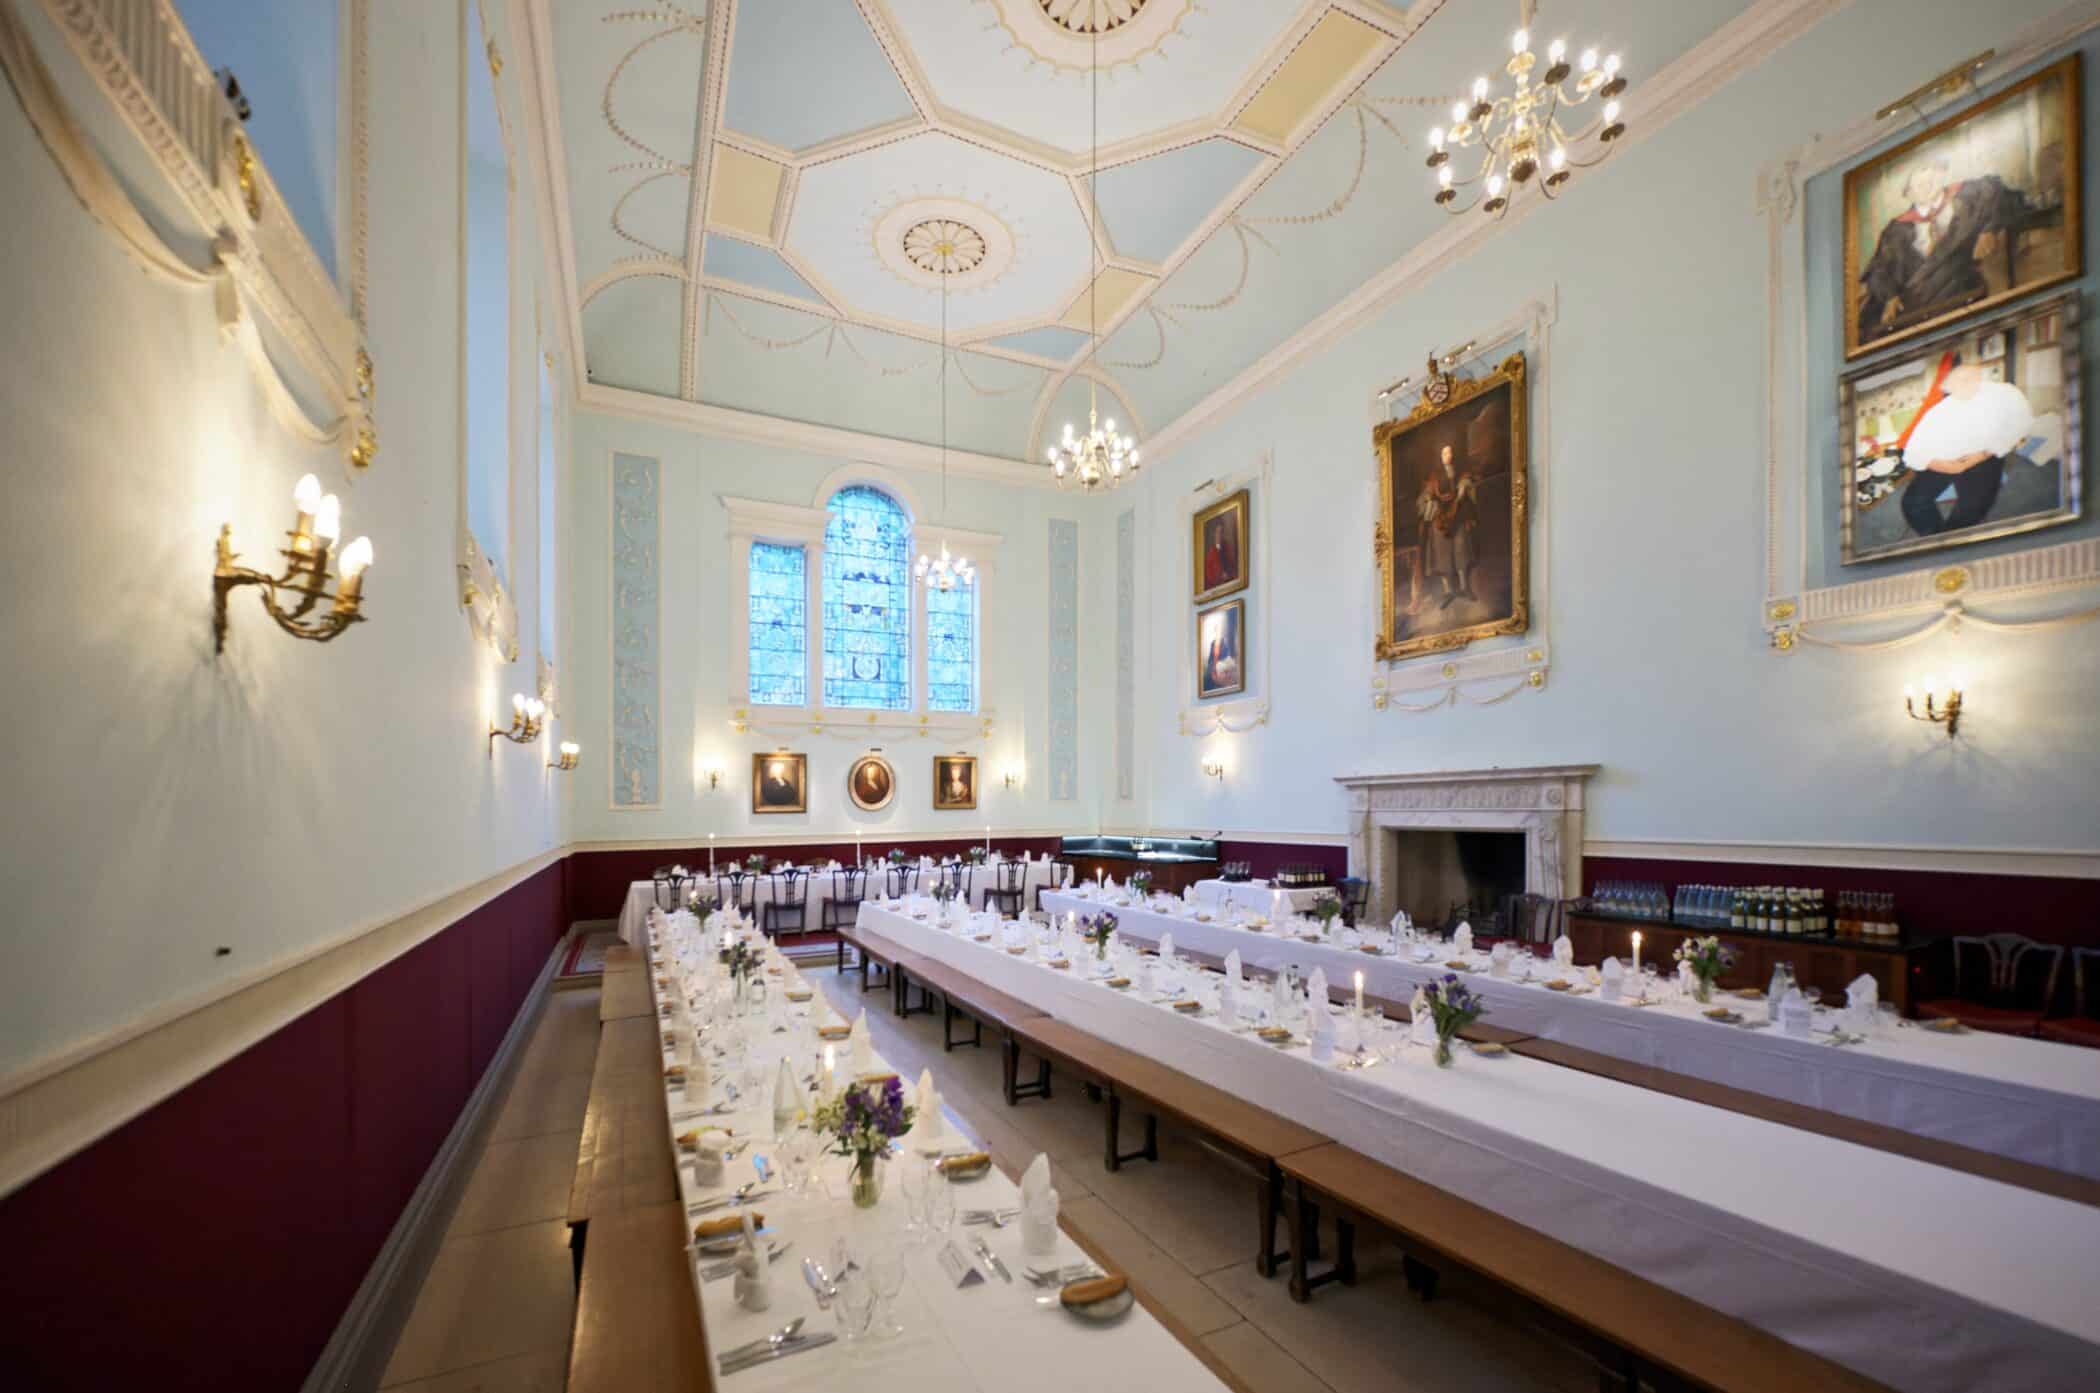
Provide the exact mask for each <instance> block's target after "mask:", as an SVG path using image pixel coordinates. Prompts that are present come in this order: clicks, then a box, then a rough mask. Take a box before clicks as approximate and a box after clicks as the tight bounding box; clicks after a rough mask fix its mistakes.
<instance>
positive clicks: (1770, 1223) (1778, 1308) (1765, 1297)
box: [860, 896, 2100, 1393]
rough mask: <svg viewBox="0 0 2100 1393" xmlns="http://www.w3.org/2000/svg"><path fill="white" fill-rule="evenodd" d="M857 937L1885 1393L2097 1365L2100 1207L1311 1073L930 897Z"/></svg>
mask: <svg viewBox="0 0 2100 1393" xmlns="http://www.w3.org/2000/svg"><path fill="white" fill-rule="evenodd" d="M1045 898H1046V908H1047V907H1049V906H1048V901H1049V897H1047V896H1046V897H1045ZM1120 914H1121V911H1119V915H1120ZM967 922H970V923H973V924H975V925H977V926H979V931H982V926H983V925H985V924H987V923H991V924H994V925H996V922H997V921H996V920H994V919H991V918H990V917H989V916H976V917H975V918H974V919H973V920H970V921H967ZM1130 922H1131V921H1130V919H1129V918H1128V917H1123V919H1122V923H1123V925H1125V926H1126V928H1125V931H1128V927H1127V926H1129V925H1130ZM860 923H861V925H862V926H863V927H865V928H869V929H872V930H873V931H875V932H877V933H880V934H883V935H885V936H886V937H888V938H890V939H891V940H892V941H894V942H895V943H897V944H898V945H900V946H901V947H903V948H904V949H906V950H908V951H911V952H914V953H918V954H921V955H924V956H925V957H928V958H930V959H932V960H934V961H936V962H940V963H943V964H946V965H947V966H949V967H951V968H953V969H955V970H957V971H960V972H963V973H966V974H969V975H971V976H972V977H975V978H976V979H978V980H980V981H982V982H984V983H985V984H986V985H988V986H991V987H993V988H996V989H997V990H999V991H1002V992H1005V993H1007V994H1008V995H1010V996H1013V997H1015V998H1016V999H1018V1000H1020V1001H1022V1002H1024V1003H1026V1004H1028V1005H1030V1006H1032V1007H1034V1008H1035V1009H1037V1010H1040V1011H1043V1012H1045V1013H1046V1014H1048V1015H1050V1016H1053V1017H1055V1018H1056V1019H1059V1020H1064V1021H1068V1022H1070V1023H1071V1024H1072V1025H1074V1026H1076V1027H1078V1028H1079V1029H1082V1030H1086V1031H1088V1032H1090V1033H1092V1034H1094V1035H1097V1036H1099V1037H1101V1038H1103V1039H1106V1040H1109V1041H1112V1042H1113V1043H1115V1044H1118V1045H1120V1046H1122V1047H1124V1048H1126V1049H1131V1050H1136V1051H1139V1052H1141V1053H1144V1054H1146V1055H1147V1056H1149V1057H1151V1058H1154V1059H1157V1060H1159V1061H1160V1062H1162V1063H1164V1064H1167V1065H1168V1066H1170V1067H1173V1068H1176V1069H1180V1070H1182V1071H1184V1072H1186V1073H1189V1074H1191V1075H1193V1076H1195V1077H1197V1078H1201V1079H1205V1080H1207V1081H1210V1082H1212V1083H1215V1084H1218V1085H1220V1086H1227V1087H1231V1088H1233V1089H1235V1090H1236V1091H1238V1092H1240V1093H1241V1094H1242V1095H1243V1096H1245V1097H1246V1098H1247V1099H1248V1100H1249V1101H1251V1102H1254V1103H1256V1104H1258V1105H1260V1106H1262V1107H1265V1108H1268V1109H1270V1110H1271V1111H1274V1112H1276V1113H1278V1114H1280V1115H1282V1116H1284V1117H1287V1118H1290V1119H1291V1120H1292V1121H1295V1122H1297V1123H1299V1124H1300V1125H1302V1126H1306V1127H1309V1128H1311V1129H1313V1130H1315V1131H1318V1132H1320V1133H1322V1134H1323V1135H1326V1136H1329V1137H1331V1138H1333V1139H1334V1140H1336V1141H1338V1142H1340V1143H1342V1144H1343V1145H1345V1146H1348V1147H1350V1148H1353V1149H1355V1150H1357V1151H1360V1152H1362V1153H1364V1154H1365V1155H1367V1156H1369V1157H1371V1158H1373V1159H1374V1160H1377V1161H1380V1162H1382V1163H1383V1164H1385V1165H1388V1166H1391V1167H1393V1168H1395V1169H1397V1170H1399V1171H1402V1172H1404V1173H1406V1174H1408V1175H1411V1176H1413V1177H1416V1178H1417V1179H1420V1180H1423V1181H1425V1182H1427V1183H1429V1184H1431V1185H1434V1186H1437V1187H1439V1188H1442V1189H1445V1190H1448V1191H1450V1192H1452V1193H1454V1194H1457V1195H1462V1196H1464V1197H1466V1198H1469V1199H1471V1200H1473V1201H1475V1202H1477V1203H1485V1204H1490V1205H1493V1206H1495V1207H1497V1208H1498V1209H1499V1210H1501V1211H1502V1212H1503V1213H1505V1214H1506V1215H1508V1216H1509V1217H1510V1218H1512V1219H1514V1220H1516V1221H1518V1222H1520V1223H1523V1224H1525V1225H1527V1226H1529V1227H1531V1228H1534V1229H1536V1230H1538V1231H1539V1232H1542V1233H1545V1234H1548V1235H1550V1236H1552V1237H1554V1238H1557V1239H1559V1240H1561V1241H1562V1242H1565V1243H1569V1244H1572V1245H1575V1246H1577V1247H1580V1248H1583V1249H1585V1250H1586V1251H1589V1252H1592V1253H1595V1254H1596V1255H1597V1256H1599V1257H1601V1258H1603V1259H1605V1260H1606V1261H1609V1262H1612V1263H1614V1264H1616V1265H1618V1266H1620V1267H1622V1268H1624V1269H1626V1270H1627V1271H1630V1272H1632V1273H1635V1274H1636V1275H1638V1276H1641V1277H1644V1278H1646V1279H1647V1280H1650V1281H1653V1282H1656V1283H1658V1284H1661V1285H1663V1286H1667V1287H1669V1288H1670V1289H1672V1290H1674V1291H1677V1292H1679V1293H1681V1294H1683V1295H1685V1296H1687V1297H1689V1298H1691V1299H1693V1300H1696V1301H1699V1302H1702V1303H1704V1304H1706V1305H1708V1306H1710V1307H1712V1308H1714V1309H1716V1310H1718V1311H1721V1312H1724V1313H1726V1314H1729V1315H1732V1316H1735V1317H1736V1318H1738V1319H1741V1320H1744V1321H1746V1322H1748V1323H1750V1324H1752V1325H1755V1326H1758V1327H1759V1328H1761V1329H1764V1330H1766V1331H1768V1332H1770V1333H1771V1334H1773V1335H1775V1336H1777V1337H1778V1338H1780V1339H1783V1340H1786V1341H1788V1342H1790V1343H1792V1344H1795V1345H1798V1346H1801V1347H1803V1348H1806V1349H1810V1350H1813V1351H1815V1352H1816V1353H1818V1354H1821V1355H1823V1356H1824V1357H1826V1358H1829V1359H1832V1360H1834V1361H1836V1362H1838V1363H1841V1364H1844V1365H1846V1366H1848V1367H1850V1368H1853V1369H1856V1370H1858V1371H1859V1372H1860V1373H1862V1374H1865V1375H1866V1376H1867V1377H1869V1378H1873V1379H1876V1380H1878V1381H1880V1382H1882V1383H1885V1384H1887V1385H1889V1386H1890V1387H1892V1388H1899V1389H1916V1390H1922V1391H1923V1393H1966V1391H1967V1390H1973V1389H1977V1388H1991V1389H1993V1390H2007V1391H2012V1390H2035V1391H2036V1393H2043V1391H2045V1390H2046V1391H2048V1393H2054V1391H2055V1390H2071V1389H2081V1390H2082V1389H2085V1388H2089V1387H2090V1386H2091V1377H2090V1376H2091V1371H2092V1370H2093V1369H2094V1368H2096V1367H2100V1303H2095V1302H2094V1301H2092V1300H2091V1293H2092V1292H2093V1291H2094V1290H2095V1289H2100V1210H2095V1209H2093V1208H2091V1207H2089V1206H2085V1205H2081V1204H2077V1203H2074V1202H2071V1201H2068V1200H2064V1199H2060V1198H2057V1197H2054V1196H2050V1195H2045V1194H2040V1193H2037V1192H2034V1191H2031V1190H2025V1189H2020V1188H2017V1187H2013V1186H2008V1185H2003V1184H1999V1183H1997V1182H1995V1181H1991V1180H1987V1179H1983V1178H1980V1177H1977V1176H1973V1175H1969V1174H1967V1173H1964V1172H1961V1171H1956V1170H1949V1169H1945V1168H1941V1167H1937V1166H1933V1165H1929V1164H1926V1163H1924V1162H1921V1161H1916V1160H1913V1159H1910V1158H1907V1157H1902V1156H1894V1155H1890V1154H1888V1153H1886V1152H1882V1151H1877V1150H1873V1149H1870V1148H1867V1147H1863V1146H1858V1145H1855V1144H1852V1143H1849V1142H1846V1141H1841V1140H1837V1139H1833V1138H1830V1137H1827V1136H1823V1135H1820V1134H1817V1133H1814V1132H1809V1131H1803V1130H1799V1129H1795V1128H1791V1127H1787V1126H1783V1125H1779V1124H1777V1123H1774V1122H1769V1121H1765V1120H1762V1119H1759V1118H1755V1117H1751V1116H1747V1115H1744V1114H1741V1113H1736V1112H1730V1111H1726V1110H1723V1109H1718V1108H1710V1107H1706V1106H1703V1105H1701V1104H1699V1103H1697V1102H1693V1101H1690V1100H1687V1099H1684V1098H1680V1097H1676V1096H1672V1095H1670V1094H1666V1093H1660V1092H1656V1091H1652V1090H1647V1089H1643V1088H1639V1087H1635V1086H1633V1085H1630V1084H1626V1083H1621V1082H1617V1081H1614V1080H1610V1079H1606V1078H1602V1077H1599V1076H1596V1075H1593V1074H1589V1073H1584V1072H1582V1071H1579V1070H1574V1069H1566V1068H1561V1067H1558V1066H1556V1065H1552V1064H1548V1063H1543V1062H1540V1061H1536V1060H1532V1059H1527V1058H1525V1057H1523V1056H1522V1055H1519V1054H1507V1055H1504V1056H1501V1057H1499V1058H1494V1059H1489V1058H1485V1057H1478V1056H1473V1055H1470V1054H1469V1053H1467V1052H1466V1051H1464V1050H1463V1049H1462V1050H1461V1052H1460V1058H1459V1060H1458V1062H1457V1064H1456V1066H1455V1067H1452V1068H1448V1069H1440V1068H1437V1067H1435V1066H1434V1065H1432V1064H1431V1063H1430V1062H1429V1059H1428V1051H1426V1050H1412V1051H1403V1052H1401V1053H1400V1054H1399V1057H1398V1058H1395V1059H1391V1060H1384V1059H1381V1061H1380V1062H1379V1063H1378V1064H1376V1065H1374V1066H1373V1067H1368V1068H1364V1067H1348V1068H1338V1067H1335V1066H1334V1065H1333V1064H1331V1063H1316V1062H1315V1061H1314V1060H1313V1059H1312V1058H1311V1056H1310V1054H1309V1052H1308V1050H1307V1048H1306V1047H1305V1046H1304V1045H1303V1044H1302V1043H1294V1044H1292V1045H1290V1046H1289V1047H1278V1046H1274V1045H1270V1044H1267V1043H1264V1042H1262V1041H1261V1040H1260V1039H1258V1038H1257V1037H1256V1036H1255V1035H1253V1034H1252V1033H1251V1032H1250V1031H1248V1030H1246V1029H1245V1028H1241V1029H1238V1030H1228V1029H1225V1028H1223V1027H1221V1026H1220V1024H1219V1023H1218V1021H1217V1019H1216V1016H1215V1013H1214V1012H1206V1013H1205V1014H1204V1015H1202V1016H1190V1015H1187V1014H1183V1013H1181V1012H1179V1011H1174V1010H1169V1009H1165V1006H1166V1000H1167V998H1168V997H1170V996H1173V995H1176V994H1177V993H1176V992H1175V991H1174V990H1172V989H1171V988H1170V989H1169V990H1168V991H1165V992H1161V993H1157V994H1155V999H1152V1000H1146V999H1143V998H1141V997H1139V996H1137V995H1134V994H1133V991H1132V990H1131V989H1124V990H1117V989H1114V988H1112V987H1110V986H1109V985H1107V983H1108V982H1109V981H1110V980H1111V979H1110V978H1109V977H1108V976H1107V975H1106V973H1105V971H1104V972H1097V971H1095V970H1094V961H1093V959H1092V958H1090V957H1086V956H1084V955H1082V956H1081V957H1078V958H1074V959H1072V962H1073V964H1074V965H1073V966H1072V967H1070V968H1066V969H1062V970H1060V969H1057V968H1054V967H1052V966H1050V961H1049V960H1046V959H1048V955H1049V952H1050V951H1054V950H1041V949H1039V948H1036V947H1032V946H1030V945H1031V941H1032V940H1031V931H1030V930H1027V929H1024V928H1020V927H1015V928H1012V929H1000V930H999V932H997V933H995V934H994V935H993V936H992V941H991V942H988V943H980V942H977V941H975V934H974V933H973V932H968V931H964V929H963V927H962V926H961V925H955V926H943V925H942V924H941V923H940V922H939V920H938V918H937V916H936V915H935V914H934V913H933V912H932V907H931V906H930V905H928V904H925V903H923V902H907V903H903V904H886V903H878V902H872V901H871V902H869V903H867V904H865V905H863V906H862V907H861V913H860ZM1134 936H1135V937H1143V936H1144V935H1143V932H1142V930H1139V931H1138V932H1137V933H1136V934H1135V935H1134ZM1179 941H1180V939H1179V930H1178V929H1177V943H1178V942H1179ZM1015 945H1018V946H1020V947H1021V948H1022V951H1021V952H1019V953H1012V952H1007V951H1004V948H1005V947H1008V946H1015ZM1358 956H1359V957H1363V956H1364V955H1358ZM1366 960H1368V959H1366ZM1104 966H1105V965H1104Z"/></svg>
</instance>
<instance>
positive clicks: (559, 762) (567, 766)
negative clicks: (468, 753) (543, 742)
mask: <svg viewBox="0 0 2100 1393" xmlns="http://www.w3.org/2000/svg"><path fill="white" fill-rule="evenodd" d="M489 748H491V749H494V748H495V746H494V745H491V746H490V747H489ZM582 757H583V746H581V745H579V744H577V743H576V742H575V741H574V740H564V741H562V742H561V754H560V757H559V758H557V759H554V760H552V761H550V762H549V763H548V765H547V767H548V768H549V769H554V770H557V771H559V772H561V773H564V774H566V773H568V772H569V771H570V770H571V769H574V768H575V767H576V763H577V761H578V760H580V759H581V758H582Z"/></svg>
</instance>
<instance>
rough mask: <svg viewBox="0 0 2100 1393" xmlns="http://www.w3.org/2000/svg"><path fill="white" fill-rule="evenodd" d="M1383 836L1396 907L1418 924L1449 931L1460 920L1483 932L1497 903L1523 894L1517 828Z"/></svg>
mask: <svg viewBox="0 0 2100 1393" xmlns="http://www.w3.org/2000/svg"><path fill="white" fill-rule="evenodd" d="M1386 835H1387V836H1388V837H1390V838H1392V851H1393V856H1392V861H1391V863H1390V864H1391V865H1392V868H1393V882H1392V883H1393V887H1394V889H1395V891H1396V893H1397V896H1398V901H1397V903H1398V907H1399V908H1401V909H1404V910H1406V911H1407V912H1408V914H1409V915H1410V916H1411V917H1412V918H1413V919H1414V921H1415V923H1416V924H1418V925H1421V926H1423V927H1433V928H1438V929H1449V928H1452V927H1455V926H1456V925H1457V923H1458V921H1459V920H1460V919H1462V918H1465V919H1470V920H1471V921H1472V924H1473V927H1474V929H1475V930H1477V931H1481V932H1487V931H1489V930H1490V927H1491V925H1490V920H1491V919H1492V918H1493V916H1495V915H1497V914H1499V913H1500V912H1501V911H1502V906H1503V902H1504V901H1505V900H1506V899H1507V898H1508V897H1509V896H1511V895H1521V894H1523V893H1524V852H1525V834H1524V833H1523V832H1520V831H1511V832H1479V831H1471V830H1459V829H1456V828H1442V827H1419V828H1417V827H1408V828H1393V829H1389V830H1388V831H1387V833H1386Z"/></svg>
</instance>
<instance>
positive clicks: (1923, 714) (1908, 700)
mask: <svg viewBox="0 0 2100 1393" xmlns="http://www.w3.org/2000/svg"><path fill="white" fill-rule="evenodd" d="M1938 685H1939V684H1938V683H1937V682H1935V681H1933V680H1932V679H1931V678H1930V677H1928V678H1926V679H1925V699H1924V707H1923V709H1922V710H1921V709H1920V708H1919V704H1918V698H1917V695H1916V694H1915V693H1914V692H1912V691H1911V689H1910V688H1908V687H1905V688H1904V689H1903V709H1904V710H1905V711H1906V712H1908V713H1909V714H1910V718H1911V719H1912V720H1914V721H1930V722H1932V723H1933V724H1934V725H1943V726H1945V727H1947V738H1948V739H1949V740H1952V739H1953V738H1954V732H1955V728H1956V727H1958V726H1959V725H1960V724H1961V687H1962V682H1961V678H1960V676H1958V675H1957V676H1956V677H1955V678H1954V681H1953V684H1952V685H1951V686H1949V687H1948V688H1947V690H1946V693H1945V694H1944V695H1935V693H1934V688H1936V687H1937V686H1938Z"/></svg>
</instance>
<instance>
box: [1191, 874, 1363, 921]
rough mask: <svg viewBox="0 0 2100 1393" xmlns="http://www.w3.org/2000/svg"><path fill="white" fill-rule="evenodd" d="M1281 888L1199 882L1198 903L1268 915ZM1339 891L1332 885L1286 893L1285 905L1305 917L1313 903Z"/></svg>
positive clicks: (1253, 883)
mask: <svg viewBox="0 0 2100 1393" xmlns="http://www.w3.org/2000/svg"><path fill="white" fill-rule="evenodd" d="M1276 890H1277V887H1275V886H1272V885H1270V884H1269V883H1268V882H1266V881H1230V880H1199V881H1197V882H1196V903H1197V904H1199V905H1201V906H1203V907H1204V908H1205V909H1210V910H1223V909H1226V908H1229V907H1231V906H1235V905H1236V906H1238V907H1239V908H1241V909H1243V910H1245V911H1247V913H1249V914H1264V915H1265V914H1268V913H1270V911H1271V909H1272V907H1273V906H1274V905H1275V903H1276ZM1334 893H1335V891H1334V890H1333V889H1332V888H1331V887H1328V886H1324V885H1323V886H1314V887H1311V888H1308V889H1304V890H1285V891H1284V892H1283V903H1284V906H1285V907H1286V908H1287V909H1288V910H1289V911H1290V912H1291V913H1293V914H1302V913H1304V912H1305V911H1306V910H1308V909H1311V908H1312V907H1313V902H1314V901H1315V900H1317V899H1319V898H1320V896H1322V895H1332V894H1334Z"/></svg>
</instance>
